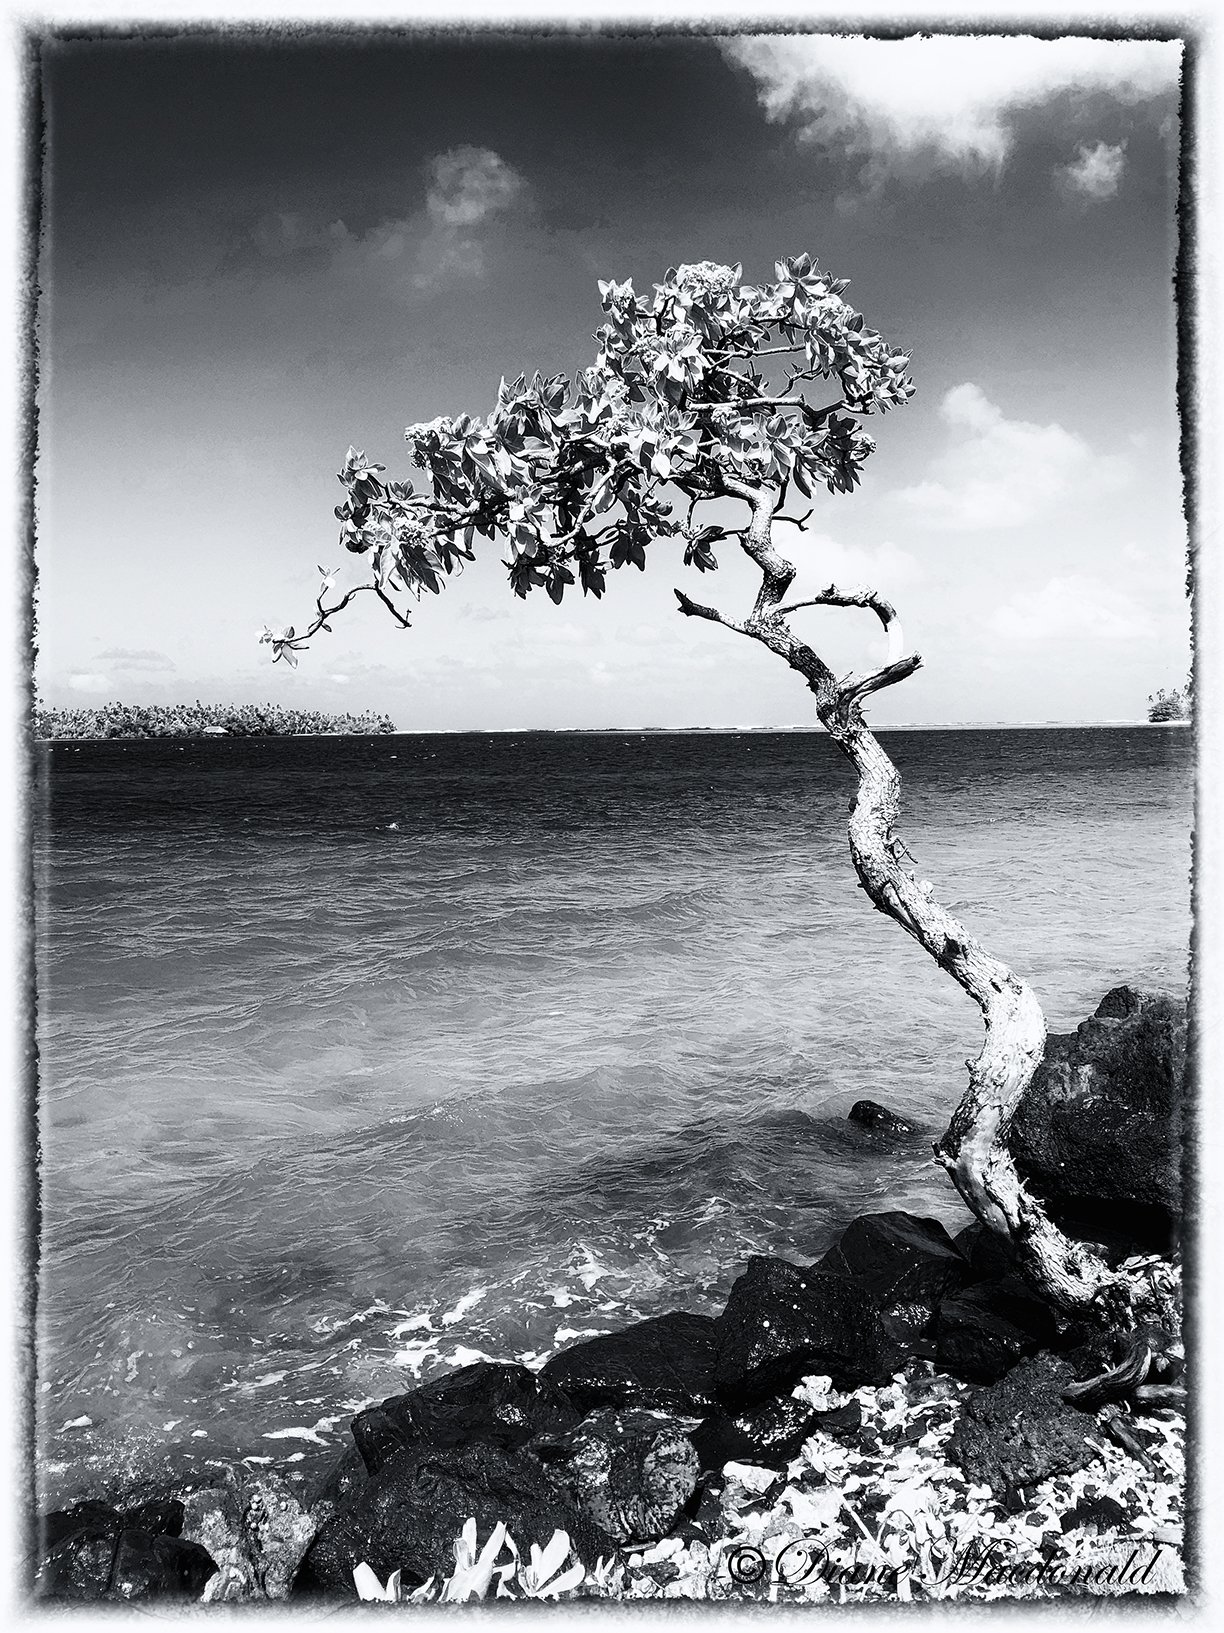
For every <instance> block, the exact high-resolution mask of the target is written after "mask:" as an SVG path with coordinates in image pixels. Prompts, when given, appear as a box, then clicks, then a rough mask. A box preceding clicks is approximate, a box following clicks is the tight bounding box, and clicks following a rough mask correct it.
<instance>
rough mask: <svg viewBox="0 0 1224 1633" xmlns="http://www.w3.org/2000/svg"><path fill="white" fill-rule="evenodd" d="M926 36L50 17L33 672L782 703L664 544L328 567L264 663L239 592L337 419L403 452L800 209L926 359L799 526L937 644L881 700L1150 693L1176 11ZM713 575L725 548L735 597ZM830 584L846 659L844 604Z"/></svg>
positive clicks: (63, 688) (247, 591)
mask: <svg viewBox="0 0 1224 1633" xmlns="http://www.w3.org/2000/svg"><path fill="white" fill-rule="evenodd" d="M839 43H841V44H844V43H845V42H832V45H833V46H834V47H836V46H837V45H838V44H839ZM860 43H861V42H860ZM945 43H947V42H945ZM957 43H958V44H959V45H961V46H964V47H966V48H967V49H968V50H969V51H970V52H971V53H974V54H972V55H970V56H958V57H954V58H949V57H947V56H946V54H945V55H940V53H939V50H938V45H939V42H928V45H927V46H924V45H923V43H922V42H909V43H907V44H902V45H899V46H897V47H895V48H893V54H892V56H891V57H888V58H884V57H880V56H879V55H878V51H877V55H876V56H874V57H871V58H869V59H868V60H867V64H866V67H865V68H864V66H863V65H862V63H860V62H859V61H858V60H857V59H855V58H853V57H852V56H839V55H838V54H837V52H836V50H833V49H830V48H829V47H828V45H827V44H826V43H822V41H821V40H820V39H819V38H812V39H809V40H806V41H795V40H790V41H787V40H783V41H782V42H781V43H780V44H779V45H778V46H777V48H776V49H774V48H771V47H770V46H769V44H768V42H766V43H765V44H764V45H761V44H758V45H757V46H755V47H751V48H742V49H741V48H740V47H738V46H736V45H735V44H734V43H728V42H720V41H717V40H714V39H697V40H692V39H680V38H657V39H645V38H641V39H635V38H618V37H614V36H612V35H609V34H601V35H596V36H591V37H586V38H582V39H573V38H556V37H552V38H550V37H545V36H542V35H535V36H530V35H522V36H516V37H507V36H501V37H492V36H488V35H476V34H471V33H469V34H465V35H455V36H449V37H446V38H442V37H439V36H436V35H429V34H426V33H420V32H403V33H400V34H365V35H356V36H347V37H332V38H329V39H326V40H324V39H319V38H313V39H311V38H307V37H305V36H299V37H296V38H295V37H293V36H290V35H287V34H281V35H265V36H262V37H260V38H258V39H251V38H243V37H240V36H237V35H229V36H215V37H212V38H188V39H177V40H170V41H166V42H157V41H153V40H151V39H149V38H147V37H140V38H133V39H131V40H118V39H115V40H105V41H88V40H80V41H72V40H62V41H59V42H57V43H54V44H49V45H48V46H47V48H46V51H45V57H44V63H43V70H44V86H45V96H46V107H47V117H48V166H47V175H46V195H45V196H46V207H47V209H46V214H47V229H48V230H47V239H46V253H45V255H44V259H43V267H42V282H43V288H44V292H45V302H44V308H43V313H42V323H43V328H42V345H43V357H44V359H45V361H46V365H47V372H46V376H45V380H44V388H43V407H44V414H45V417H44V420H43V439H44V440H43V445H42V450H43V451H42V457H41V460H40V466H39V479H40V490H39V504H40V547H39V566H40V579H41V583H40V609H39V621H40V645H41V649H42V659H41V666H40V676H39V678H40V682H41V684H42V687H43V691H44V693H45V695H46V696H47V697H48V698H49V700H51V701H55V702H59V703H65V704H66V703H73V702H75V703H85V704H88V703H96V702H98V701H100V700H102V699H104V698H106V697H123V698H125V699H133V700H138V699H139V700H170V699H173V698H176V697H190V698H194V697H196V696H201V697H212V698H216V699H218V700H220V699H225V698H235V699H251V698H258V697H275V698H276V699H278V700H279V701H282V702H294V701H298V702H303V703H308V704H310V705H312V706H324V707H354V708H365V707H377V708H380V709H383V708H385V709H388V710H389V711H390V712H391V713H392V714H393V715H394V716H395V718H396V720H397V722H398V723H399V724H400V725H401V726H402V727H404V728H405V729H408V728H411V727H419V728H421V729H428V728H433V727H439V728H445V727H451V726H481V725H485V726H524V725H567V724H588V725H598V724H609V725H610V724H626V725H639V724H672V725H684V724H716V723H744V724H752V723H770V722H772V723H778V724H786V723H790V722H791V721H797V720H803V719H806V717H807V710H806V704H805V698H804V695H803V693H802V690H799V691H798V692H796V691H795V688H794V687H793V686H792V685H791V683H790V677H789V676H788V675H787V674H786V673H785V672H784V671H781V670H780V672H779V674H778V675H776V676H775V675H774V674H773V673H772V668H771V666H770V664H769V662H768V659H767V655H765V654H756V653H740V652H738V651H737V652H735V653H734V655H733V656H732V655H730V654H727V653H726V652H725V651H724V650H722V649H721V648H719V647H718V646H717V640H718V636H719V635H720V634H721V632H716V631H713V630H711V629H708V628H707V629H702V630H699V631H696V630H693V629H692V628H691V626H690V625H689V624H688V623H686V621H684V620H681V619H678V618H676V617H675V616H674V614H673V613H672V611H671V607H672V604H673V603H672V598H671V585H672V583H673V582H676V581H678V579H677V571H676V570H675V569H674V567H673V565H672V563H670V562H662V561H658V562H656V563H655V564H653V565H652V569H651V571H650V572H648V573H647V575H646V576H645V578H639V575H637V574H636V573H633V574H632V580H630V575H629V574H621V575H618V577H617V578H616V579H614V580H613V582H612V584H611V586H610V590H609V595H608V597H607V600H606V601H605V602H604V603H603V604H602V605H600V606H595V605H591V604H588V605H583V604H581V603H577V602H576V603H573V604H571V603H570V602H569V601H568V600H567V601H566V603H565V604H564V605H563V607H562V608H560V609H553V608H552V607H551V605H549V604H546V603H545V602H544V598H542V597H540V598H537V599H538V600H540V601H541V603H542V605H541V606H539V607H537V606H535V605H533V604H531V603H529V604H528V605H527V606H521V605H519V604H517V603H515V602H513V601H512V599H511V597H510V595H509V592H508V590H507V589H506V587H505V584H504V573H503V570H502V569H501V568H500V566H499V564H498V562H497V559H496V554H495V553H492V552H491V553H490V556H489V559H488V561H487V562H482V563H481V564H480V565H479V567H477V568H476V569H473V570H472V571H471V572H470V573H469V574H468V575H467V576H466V578H465V580H464V582H463V583H462V584H459V585H456V586H453V587H452V588H451V589H450V590H449V591H448V593H447V595H446V596H445V597H443V598H442V600H441V601H439V602H436V603H433V602H431V603H430V605H429V606H427V607H423V608H422V610H421V613H420V615H419V617H418V619H417V627H416V628H415V629H414V630H413V631H412V632H411V633H409V634H401V633H399V632H396V631H395V630H394V629H393V628H392V627H391V626H390V624H389V621H388V623H387V624H386V625H384V624H383V623H381V622H380V621H379V620H378V618H377V617H376V615H375V612H374V611H373V610H369V611H366V610H364V609H363V611H362V612H361V613H360V615H358V616H356V617H351V618H350V619H349V620H348V621H347V622H345V623H342V624H340V625H338V626H337V630H336V632H335V633H334V634H333V635H332V636H330V637H326V636H325V637H321V640H322V642H323V645H322V646H321V647H320V648H319V649H318V650H317V651H316V652H314V653H312V654H311V656H310V657H309V658H308V659H306V660H305V661H304V662H303V664H302V667H301V668H300V669H299V670H298V671H296V672H289V673H283V672H282V671H283V669H284V666H283V665H282V666H278V668H277V669H276V670H275V671H272V670H269V669H268V668H267V666H266V665H267V648H266V647H264V648H260V647H258V646H257V645H256V641H255V637H256V634H257V631H258V629H259V628H260V627H261V626H262V624H263V623H264V622H265V621H267V622H272V623H276V624H280V623H284V622H290V621H293V620H294V619H295V618H296V619H297V620H298V622H299V623H300V622H302V621H303V620H304V617H305V615H306V614H307V613H308V611H309V608H310V606H311V604H312V602H313V594H314V588H315V582H316V578H315V571H314V569H315V565H316V563H323V564H324V565H329V564H331V563H332V562H333V561H334V560H335V559H337V557H336V545H335V542H334V541H335V528H334V522H333V519H332V515H331V507H332V505H333V504H334V503H335V502H336V500H337V499H338V497H339V492H338V487H337V484H336V482H335V476H334V473H335V471H336V470H337V469H338V467H339V463H340V461H341V460H342V458H343V455H344V450H345V448H346V446H347V445H348V443H349V442H350V441H352V442H355V443H356V444H357V445H358V446H366V447H367V448H368V449H369V450H370V451H371V452H372V453H374V454H375V455H376V457H378V458H380V459H382V460H384V461H385V462H386V463H387V464H388V465H389V466H392V467H395V468H398V469H399V470H400V471H402V472H405V473H406V470H407V462H406V460H405V458H404V454H403V445H402V441H401V433H402V428H403V426H404V425H405V424H406V423H407V422H409V421H410V420H415V419H428V418H432V417H433V416H434V415H436V414H439V413H443V412H457V411H460V410H466V411H469V412H473V413H478V412H481V411H482V410H484V409H486V408H487V407H488V406H489V404H490V403H491V401H492V399H493V395H494V393H495V391H496V387H497V381H498V379H499V377H500V376H501V375H502V374H503V373H504V374H506V375H512V374H514V373H517V372H518V371H519V370H520V369H521V368H526V369H528V370H530V369H531V368H534V367H536V366H539V367H541V368H543V369H545V370H552V369H555V368H565V369H573V368H574V367H577V366H580V365H581V364H582V363H584V362H585V361H588V360H590V359H591V357H592V355H593V348H592V346H591V341H590V336H591V334H592V333H593V331H594V329H595V328H596V327H597V325H598V323H599V322H600V321H601V318H602V314H601V312H600V310H599V304H598V294H597V291H596V287H595V285H596V280H597V278H600V277H605V278H607V277H613V276H615V277H618V278H623V277H626V276H631V277H633V278H634V279H635V281H636V286H637V287H638V288H639V289H640V288H643V287H645V288H647V289H648V288H649V285H650V284H651V282H652V281H654V280H655V279H657V278H659V277H660V276H661V275H662V273H663V272H664V270H665V269H666V267H667V266H668V265H669V264H672V265H674V264H677V263H678V262H682V261H697V260H702V259H711V260H717V261H725V262H728V263H731V262H734V261H737V260H738V261H741V262H742V263H743V265H744V269H745V276H746V277H749V278H758V279H759V278H767V277H770V276H772V264H773V261H774V259H775V258H776V257H777V256H779V255H783V254H794V253H797V252H798V251H799V250H801V249H808V250H810V251H812V252H814V253H815V254H817V255H818V256H819V258H820V260H821V263H822V264H823V265H826V266H829V267H831V268H832V270H833V271H835V272H836V273H838V274H839V275H842V276H848V277H850V278H851V280H852V285H851V296H852V298H853V299H854V300H855V302H856V304H858V305H860V306H861V307H862V309H863V310H864V311H865V312H866V314H867V317H868V321H869V322H871V323H872V324H873V325H875V326H877V327H879V328H881V329H882V330H883V331H884V332H885V333H886V334H887V335H888V336H889V338H890V339H894V340H896V341H897V342H898V343H901V344H905V345H907V346H908V347H910V348H912V350H913V372H914V375H915V379H916V380H917V382H918V386H919V395H918V397H916V398H915V400H914V402H913V403H911V404H910V405H909V406H907V408H906V409H905V410H904V411H903V412H901V413H898V414H895V415H890V416H889V417H888V419H887V420H886V421H884V422H883V423H882V424H881V425H880V426H879V427H877V428H876V434H877V438H878V441H879V445H880V448H879V452H878V454H877V455H876V456H875V458H874V459H873V461H872V462H871V465H870V466H869V467H868V472H867V476H866V480H865V487H864V490H863V492H862V493H861V494H860V495H856V496H855V497H854V498H852V499H840V498H839V499H838V500H833V499H830V500H828V501H827V502H826V503H823V504H821V505H820V506H819V507H818V510H817V513H816V515H814V516H813V518H812V521H811V523H810V529H811V533H812V537H811V538H810V539H809V540H807V541H805V543H803V544H802V545H800V546H799V550H800V554H801V555H802V556H804V559H805V560H807V559H810V562H811V572H812V574H813V575H814V577H816V578H818V579H819V580H820V582H821V583H827V582H828V580H829V578H830V577H832V576H835V573H836V574H841V575H843V576H854V577H860V578H861V577H864V576H875V577H878V578H880V579H881V583H880V587H881V588H882V589H883V590H884V591H885V592H886V593H890V594H891V595H892V597H893V599H895V600H897V601H898V602H899V603H900V604H901V605H902V607H903V609H904V616H905V621H906V627H907V630H908V631H909V632H910V634H911V638H912V640H913V642H914V644H915V645H918V646H919V647H920V649H921V650H923V652H924V655H925V656H926V657H927V667H926V669H924V670H923V671H922V672H921V673H920V675H919V676H917V677H915V679H914V681H912V682H910V683H907V686H906V688H904V689H899V690H898V693H897V694H896V695H894V694H891V693H890V694H888V695H887V698H886V699H882V700H881V703H880V706H879V717H880V718H881V719H887V718H892V719H897V720H902V719H911V720H922V719H926V720H951V719H966V718H968V719H1034V718H1036V719H1046V718H1057V719H1074V718H1088V719H1096V718H1127V717H1131V718H1133V717H1136V716H1138V715H1140V714H1141V713H1142V709H1143V703H1144V700H1145V698H1146V695H1147V693H1148V692H1149V691H1152V690H1154V689H1155V688H1156V687H1157V686H1158V685H1169V684H1174V683H1178V682H1180V681H1181V679H1182V678H1184V673H1185V668H1186V664H1187V659H1188V638H1187V629H1188V611H1187V608H1186V606H1185V603H1184V598H1183V597H1182V595H1181V584H1182V556H1183V553H1184V532H1183V529H1182V523H1181V518H1180V504H1179V477H1178V471H1177V464H1176V439H1177V421H1176V412H1175V399H1174V381H1175V351H1174V310H1173V303H1172V292H1171V284H1170V279H1171V275H1172V269H1173V257H1174V253H1175V247H1176V241H1175V221H1174V207H1175V201H1176V184H1177V177H1176V155H1177V139H1178V138H1177V119H1176V116H1177V107H1178V99H1177V88H1176V67H1177V65H1176V60H1172V59H1171V57H1170V53H1172V54H1173V59H1175V55H1176V48H1175V47H1163V48H1160V47H1156V48H1146V49H1147V51H1148V55H1147V56H1146V57H1144V56H1142V55H1141V56H1136V55H1135V52H1136V51H1137V52H1139V53H1143V52H1144V50H1145V48H1144V47H1142V46H1137V45H1135V44H1134V43H1133V42H1123V43H1118V44H1110V43H1106V42H1085V41H1081V42H1074V41H1072V42H1069V44H1070V45H1072V46H1075V47H1077V48H1078V54H1071V53H1068V52H1065V51H1064V52H1061V53H1057V52H1055V53H1051V52H1046V53H1044V54H1042V53H1041V52H1040V51H1038V52H1036V53H1034V50H1033V45H1034V42H1031V41H1030V42H1025V41H1016V40H1011V41H1008V40H997V39H996V40H980V41H968V40H964V41H960V42H957ZM1055 43H1057V42H1055ZM876 44H877V46H878V45H879V42H876ZM932 46H933V51H932ZM884 49H887V48H884ZM1162 49H1163V52H1164V55H1163V56H1161V55H1160V52H1161V50H1162ZM924 51H925V52H926V54H925V55H923V53H924ZM754 52H755V55H754V54H753V53H754ZM906 52H908V53H910V55H909V56H908V57H906V56H905V55H904V53H906ZM915 53H917V55H915ZM877 64H878V65H879V66H878V67H877ZM898 65H900V66H901V67H902V68H903V69H904V71H903V72H900V73H899V72H898ZM448 165H449V169H448V168H447V166H448ZM439 167H441V168H439ZM444 173H445V174H446V175H449V176H450V178H451V179H450V181H449V182H448V183H446V185H445V186H444V185H443V184H442V183H441V182H439V179H438V178H439V176H440V175H442V174H444ZM456 178H458V179H457V180H456ZM447 187H449V188H450V191H449V192H447ZM886 576H887V577H888V580H889V581H888V582H883V580H884V578H885V577H886ZM743 582H744V581H743V578H742V575H740V576H737V573H736V569H735V567H734V565H733V564H732V563H731V562H730V561H728V562H726V563H725V567H724V570H723V571H722V572H720V577H719V583H718V587H719V589H720V591H722V592H723V599H724V600H725V602H726V604H727V605H734V601H735V597H736V596H737V595H738V594H740V593H742V586H743ZM823 616H824V615H823V614H818V615H815V617H816V618H817V619H819V618H821V617H823ZM839 617H840V619H841V622H840V623H837V624H830V626H829V633H828V640H830V641H831V642H832V643H833V654H834V656H836V657H840V656H841V655H843V653H844V654H848V657H847V666H848V664H849V662H851V661H854V662H857V661H859V659H860V657H861V650H860V649H861V648H862V645H863V643H865V642H869V640H870V639H871V631H870V630H869V629H866V628H860V626H859V625H858V624H857V623H856V622H854V619H855V615H853V614H841V615H839ZM847 620H849V622H847ZM817 632H818V629H817V624H815V623H814V624H813V629H812V631H811V633H812V634H813V635H815V634H816V633H817ZM819 633H820V634H821V637H822V639H823V638H824V628H823V626H820V627H819ZM722 639H723V640H724V641H725V640H727V639H728V637H726V636H725V635H723V636H722ZM779 667H780V666H779Z"/></svg>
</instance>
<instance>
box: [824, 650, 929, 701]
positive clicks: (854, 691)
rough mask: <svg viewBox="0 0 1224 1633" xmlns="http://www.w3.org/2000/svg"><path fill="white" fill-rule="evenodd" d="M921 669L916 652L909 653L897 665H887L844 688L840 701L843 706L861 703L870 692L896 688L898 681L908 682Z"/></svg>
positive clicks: (920, 661) (919, 658) (920, 659)
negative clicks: (916, 670) (887, 687)
mask: <svg viewBox="0 0 1224 1633" xmlns="http://www.w3.org/2000/svg"><path fill="white" fill-rule="evenodd" d="M921 668H922V658H921V657H920V656H919V654H918V653H917V652H911V653H910V654H909V656H908V657H905V658H901V659H900V660H899V661H898V662H897V663H887V664H885V665H884V667H883V669H877V670H875V672H874V673H873V674H870V675H864V676H863V678H862V679H861V680H856V681H854V682H853V683H852V684H850V685H849V686H844V687H843V688H842V689H841V694H840V701H841V702H842V703H843V704H850V703H861V702H862V700H863V699H864V698H865V697H867V696H868V695H869V694H870V693H871V692H882V691H883V690H884V688H885V687H886V686H896V684H897V683H898V681H902V680H908V679H909V677H910V676H911V675H912V674H913V673H914V671H915V669H921Z"/></svg>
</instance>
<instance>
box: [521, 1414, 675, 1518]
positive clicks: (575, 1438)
mask: <svg viewBox="0 0 1224 1633" xmlns="http://www.w3.org/2000/svg"><path fill="white" fill-rule="evenodd" d="M540 1455H543V1456H546V1458H547V1461H548V1467H549V1471H550V1472H551V1473H552V1474H553V1475H555V1476H556V1477H557V1478H559V1479H560V1480H562V1481H563V1482H564V1483H565V1485H566V1486H567V1487H568V1488H569V1490H570V1491H571V1492H572V1493H573V1495H574V1498H575V1500H576V1501H577V1502H578V1504H579V1505H580V1506H581V1507H582V1508H583V1509H585V1511H586V1512H587V1513H588V1514H589V1515H590V1516H591V1518H592V1519H593V1520H594V1522H595V1524H596V1525H597V1526H598V1527H599V1528H600V1530H602V1531H604V1532H605V1533H606V1534H607V1535H608V1536H610V1537H613V1538H614V1539H615V1540H616V1541H617V1542H618V1543H620V1544H622V1545H624V1544H627V1543H637V1542H651V1541H654V1540H655V1539H656V1538H658V1537H664V1536H666V1535H667V1534H668V1532H669V1531H670V1530H671V1528H672V1526H673V1525H674V1524H675V1523H676V1521H677V1520H678V1519H679V1517H680V1513H681V1510H682V1509H683V1508H684V1506H685V1504H686V1503H687V1502H688V1501H689V1499H690V1498H691V1497H692V1495H693V1492H694V1491H695V1490H696V1487H697V1475H698V1458H697V1452H696V1450H695V1449H694V1446H693V1441H692V1439H691V1438H690V1436H689V1434H688V1433H687V1432H686V1430H685V1428H684V1427H683V1426H682V1425H681V1424H679V1423H677V1422H676V1421H675V1419H673V1418H669V1417H667V1416H666V1415H665V1414H663V1413H661V1412H644V1411H641V1410H640V1409H630V1410H628V1411H616V1410H614V1409H612V1408H605V1409H604V1410H602V1411H599V1412H595V1413H593V1414H592V1415H591V1416H590V1417H589V1418H586V1419H585V1420H584V1421H583V1422H582V1423H580V1424H579V1426H578V1427H577V1429H574V1430H573V1431H571V1433H570V1434H568V1435H566V1436H564V1437H562V1438H561V1439H560V1440H554V1441H552V1442H550V1443H549V1444H548V1445H547V1446H546V1447H545V1448H544V1449H543V1450H542V1452H541V1454H540Z"/></svg>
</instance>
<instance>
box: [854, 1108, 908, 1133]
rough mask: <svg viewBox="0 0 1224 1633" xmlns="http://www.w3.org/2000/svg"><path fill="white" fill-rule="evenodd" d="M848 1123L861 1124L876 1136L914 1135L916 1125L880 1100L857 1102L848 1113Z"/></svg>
mask: <svg viewBox="0 0 1224 1633" xmlns="http://www.w3.org/2000/svg"><path fill="white" fill-rule="evenodd" d="M846 1117H847V1121H848V1122H851V1123H859V1124H860V1125H861V1126H862V1127H863V1128H869V1129H871V1131H872V1132H873V1133H875V1134H912V1133H913V1132H914V1125H913V1124H912V1123H907V1122H906V1120H905V1118H904V1117H899V1116H898V1115H897V1113H896V1112H895V1111H889V1109H888V1107H887V1106H882V1105H881V1104H880V1103H879V1101H878V1100H856V1101H855V1102H854V1104H853V1105H852V1106H851V1107H850V1110H849V1111H848V1112H847V1113H846Z"/></svg>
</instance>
